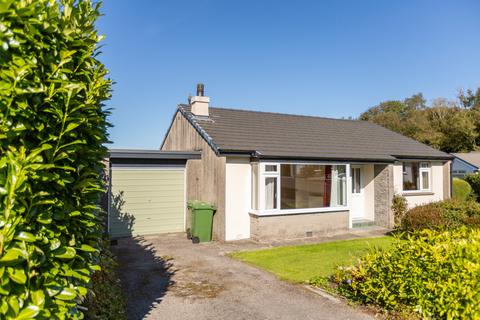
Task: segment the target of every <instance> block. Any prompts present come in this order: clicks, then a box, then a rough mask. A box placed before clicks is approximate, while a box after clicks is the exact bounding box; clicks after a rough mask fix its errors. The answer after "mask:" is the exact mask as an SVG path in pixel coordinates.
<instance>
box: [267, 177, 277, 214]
mask: <svg viewBox="0 0 480 320" xmlns="http://www.w3.org/2000/svg"><path fill="white" fill-rule="evenodd" d="M265 209H267V210H269V209H277V178H275V177H267V178H265Z"/></svg>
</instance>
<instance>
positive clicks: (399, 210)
mask: <svg viewBox="0 0 480 320" xmlns="http://www.w3.org/2000/svg"><path fill="white" fill-rule="evenodd" d="M407 207H408V204H407V199H405V197H402V196H401V195H398V194H396V195H394V196H393V200H392V211H393V217H394V220H395V226H396V227H397V226H400V224H401V222H402V220H403V217H404V216H405V213H406V212H407Z"/></svg>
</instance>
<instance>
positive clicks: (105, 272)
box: [85, 240, 127, 320]
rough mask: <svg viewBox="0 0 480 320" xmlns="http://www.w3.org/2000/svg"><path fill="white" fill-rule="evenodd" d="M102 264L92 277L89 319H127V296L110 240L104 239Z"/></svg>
mask: <svg viewBox="0 0 480 320" xmlns="http://www.w3.org/2000/svg"><path fill="white" fill-rule="evenodd" d="M101 243H102V247H101V254H100V266H101V268H102V270H100V271H96V272H95V273H94V274H93V277H92V290H91V291H89V293H88V295H87V299H86V301H85V307H86V308H87V311H86V312H85V315H86V317H87V319H96V320H103V319H104V320H110V319H115V320H125V319H127V314H126V298H125V296H124V294H123V293H122V288H121V284H120V280H119V279H118V277H117V273H116V270H117V263H116V260H115V258H114V256H113V254H112V253H111V252H110V248H109V241H106V240H104V241H102V242H101Z"/></svg>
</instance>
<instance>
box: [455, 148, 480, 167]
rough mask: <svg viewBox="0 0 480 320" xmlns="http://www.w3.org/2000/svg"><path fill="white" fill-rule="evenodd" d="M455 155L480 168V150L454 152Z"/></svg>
mask: <svg viewBox="0 0 480 320" xmlns="http://www.w3.org/2000/svg"><path fill="white" fill-rule="evenodd" d="M452 154H453V155H454V156H455V157H457V158H459V159H462V160H463V161H466V162H468V163H470V164H472V165H474V166H475V167H477V168H480V151H472V152H468V153H452Z"/></svg>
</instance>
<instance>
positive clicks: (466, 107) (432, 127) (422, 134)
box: [360, 87, 480, 152]
mask: <svg viewBox="0 0 480 320" xmlns="http://www.w3.org/2000/svg"><path fill="white" fill-rule="evenodd" d="M360 120H366V121H370V122H374V123H376V124H379V125H381V126H383V127H386V128H388V129H390V130H393V131H396V132H398V133H401V134H403V135H405V136H407V137H410V138H412V139H415V140H417V141H419V142H422V143H425V144H427V145H429V146H431V147H433V148H436V149H440V150H442V151H445V152H469V151H473V150H477V149H480V87H479V88H477V89H476V90H471V89H468V90H460V91H459V92H458V95H457V98H456V100H454V101H449V100H447V99H444V98H438V99H435V100H433V101H432V102H431V103H430V105H428V104H427V101H426V100H425V98H424V97H423V94H422V93H417V94H414V95H412V96H411V97H408V98H406V99H404V100H389V101H385V102H382V103H380V104H378V105H376V106H374V107H372V108H370V109H368V110H367V111H365V112H363V113H362V114H361V115H360Z"/></svg>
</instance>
